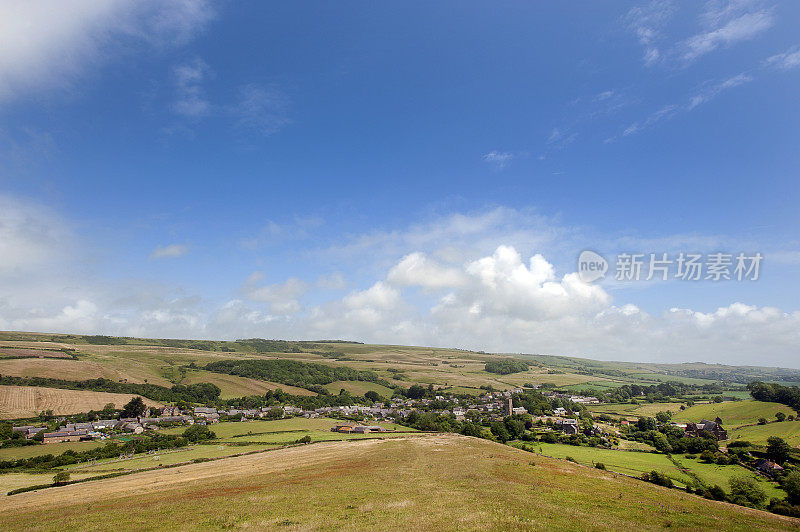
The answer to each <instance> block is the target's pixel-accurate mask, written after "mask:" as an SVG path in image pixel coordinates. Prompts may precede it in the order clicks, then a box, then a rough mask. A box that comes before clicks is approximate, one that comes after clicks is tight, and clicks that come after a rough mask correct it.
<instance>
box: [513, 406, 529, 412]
mask: <svg viewBox="0 0 800 532" xmlns="http://www.w3.org/2000/svg"><path fill="white" fill-rule="evenodd" d="M527 412H528V411H527V410H525V407H524V406H518V407H516V408H512V409H511V413H513V414H525V413H527Z"/></svg>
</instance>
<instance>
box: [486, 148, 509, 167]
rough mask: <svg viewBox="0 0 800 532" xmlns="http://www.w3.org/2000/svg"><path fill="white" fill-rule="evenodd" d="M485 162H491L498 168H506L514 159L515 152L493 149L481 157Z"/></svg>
mask: <svg viewBox="0 0 800 532" xmlns="http://www.w3.org/2000/svg"><path fill="white" fill-rule="evenodd" d="M481 159H483V161H484V162H486V163H489V164H491V165H492V166H494V167H495V168H497V169H498V170H502V169H503V168H505V167H506V166H507V165H508V163H510V162H511V161H512V160H513V159H514V154H513V153H511V152H507V151H497V150H492V151H490V152H489V153H487V154H485V155H484V156H483V157H481Z"/></svg>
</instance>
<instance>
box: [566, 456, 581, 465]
mask: <svg viewBox="0 0 800 532" xmlns="http://www.w3.org/2000/svg"><path fill="white" fill-rule="evenodd" d="M565 460H567V461H568V462H572V463H575V464H577V463H578V461H577V460H575V459H574V458H573V457H571V456H567V457H565Z"/></svg>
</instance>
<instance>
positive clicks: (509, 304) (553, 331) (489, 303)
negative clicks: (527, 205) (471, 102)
mask: <svg viewBox="0 0 800 532" xmlns="http://www.w3.org/2000/svg"><path fill="white" fill-rule="evenodd" d="M0 207H2V208H0V236H2V238H0V245H2V246H3V247H2V251H3V253H2V254H0V260H2V261H4V262H1V263H0V330H35V331H45V332H76V333H89V334H92V333H93V334H118V335H133V336H149V337H173V338H174V337H188V338H225V339H231V338H241V337H255V336H258V337H267V338H289V339H303V338H304V339H308V338H321V337H326V338H347V339H354V340H361V341H366V342H375V343H396V344H415V345H435V346H442V347H463V348H471V349H483V350H486V351H495V352H527V353H544V354H556V355H574V356H587V357H596V358H604V359H617V360H619V359H623V360H640V361H654V360H656V361H665V362H676V361H687V360H703V361H707V362H722V363H732V364H733V363H736V364H742V363H752V360H753V356H754V354H757V355H758V360H759V363H761V364H773V365H782V366H792V365H795V366H796V365H797V363H796V362H795V359H796V350H797V345H800V312H798V311H794V312H785V311H782V310H780V309H777V308H772V307H757V306H754V305H750V304H746V302H744V301H736V299H733V300H734V301H736V302H733V303H731V304H726V305H723V306H721V307H720V308H718V309H716V310H711V311H708V310H707V309H703V310H702V311H701V310H697V309H689V308H674V309H667V310H665V311H664V312H659V311H656V312H654V313H652V314H651V313H648V312H646V311H644V310H642V308H640V307H639V306H637V305H636V304H634V303H633V302H631V301H629V300H625V298H624V297H623V298H620V299H621V300H619V301H615V298H612V292H611V291H610V290H611V288H613V285H603V284H592V285H589V284H585V283H583V282H581V281H580V280H579V278H578V277H577V275H576V274H575V272H574V271H573V269H574V264H573V263H572V262H571V263H570V266H569V267H567V268H566V269H565V268H559V267H557V266H556V264H557V262H554V261H553V259H552V256H554V255H555V254H557V253H558V252H557V250H558V249H559V248H558V247H557V246H558V245H561V244H562V243H563V242H564V241H565V240H570V239H572V243H573V245H574V242H575V241H574V236H573V235H571V233H570V230H568V229H564V228H561V229H553V228H552V227H551V226H552V224H549V225H548V224H547V223H545V222H544V221H537V218H536V216H535V215H533V214H531V213H527V214H525V213H520V212H519V211H514V210H510V209H504V208H498V209H494V210H490V211H486V212H481V213H472V214H460V215H452V216H447V217H442V218H437V219H436V220H435V221H432V222H430V221H429V222H426V223H421V224H418V225H415V226H412V227H410V228H406V229H405V230H402V231H394V232H388V233H387V232H383V233H375V234H371V235H368V236H369V238H366V240H362V239H361V238H354V240H353V242H354V245H356V248H354V249H357V250H358V252H359V255H358V257H359V260H360V261H361V262H364V257H369V260H370V261H372V260H376V262H377V264H378V266H376V267H375V271H376V272H377V273H376V274H374V275H373V274H371V273H370V274H364V275H357V276H355V277H353V275H352V274H351V270H344V271H346V272H347V273H348V276H349V277H350V278H351V279H365V280H366V282H364V283H363V284H361V286H360V288H358V289H355V290H352V291H350V292H349V293H346V294H344V295H341V294H338V293H334V292H325V291H323V289H324V290H329V289H331V290H340V289H342V288H344V279H343V276H342V275H341V274H339V273H334V274H326V275H324V276H322V277H320V278H318V279H317V280H316V282H308V281H305V280H303V279H300V278H297V277H289V278H285V279H279V280H278V282H274V283H271V284H269V283H265V276H264V274H263V273H260V272H254V273H253V274H251V275H250V276H249V277H248V278H247V279H246V280H245V281H244V282H243V283H242V285H241V286H240V287H238V289H239V294H238V296H234V295H233V294H227V295H225V294H223V295H222V296H216V297H212V296H210V295H209V296H205V295H200V294H198V291H199V290H198V289H188V288H182V287H180V286H175V285H173V284H170V285H164V284H160V283H157V282H154V281H147V280H137V279H107V278H104V277H99V276H96V275H91V274H89V273H87V269H86V268H85V267H84V264H83V263H82V262H81V261H80V260H81V259H80V257H82V256H84V255H86V254H87V253H86V250H85V249H84V248H83V246H82V245H81V243H80V239H77V238H76V237H75V235H73V234H72V233H71V232H70V230H69V227H71V224H70V223H69V221H68V220H64V219H62V218H61V217H59V216H58V215H57V214H55V213H53V212H51V211H49V210H48V209H46V208H44V207H42V206H40V205H37V204H35V203H30V202H23V201H20V200H18V199H16V198H5V203H3V202H2V200H0ZM31 213H36V215H35V216H33V215H32V214H31ZM26 216H27V217H26ZM515 220H516V224H515V223H514V221H515ZM34 222H35V223H34ZM548 228H549V229H548ZM534 229H535V231H534ZM504 234H505V236H504ZM379 237H384V238H379ZM543 242H544V243H546V245H545V244H543ZM620 244H624V245H625V246H631V247H636V246H638V245H644V246H646V247H648V248H650V247H654V248H656V249H664V250H670V249H671V248H672V247H673V246H676V245H679V244H680V245H684V244H685V245H687V246H691V247H697V248H698V249H699V248H707V247H714V248H717V247H719V246H723V247H725V241H724V239H721V238H719V237H706V236H703V235H683V236H681V235H678V236H675V237H670V238H667V237H664V238H661V239H651V240H646V241H645V240H639V241H637V240H635V239H631V238H627V239H623V240H622V241H621V242H620ZM399 249H402V250H403V251H402V252H398V250H399ZM409 250H410V251H409ZM554 250H556V251H554ZM351 251H352V250H351ZM392 254H394V255H393V257H394V258H393V260H384V259H388V257H390V256H392ZM765 255H766V253H765ZM796 255H797V252H796V250H787V251H786V252H785V257H784V261H785V262H787V263H791V262H792V261H796V260H797V257H796ZM9 257H11V258H9ZM381 265H382V266H381ZM326 267H327V263H326ZM334 271H338V270H334ZM232 292H236V287H233V288H232ZM615 293H616V292H615ZM326 298H327V299H326ZM618 298H619V296H618Z"/></svg>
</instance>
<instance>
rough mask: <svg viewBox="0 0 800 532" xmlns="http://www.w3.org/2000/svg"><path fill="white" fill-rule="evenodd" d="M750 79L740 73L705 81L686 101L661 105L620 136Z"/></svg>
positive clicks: (641, 128)
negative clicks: (722, 78) (717, 79)
mask: <svg viewBox="0 0 800 532" xmlns="http://www.w3.org/2000/svg"><path fill="white" fill-rule="evenodd" d="M751 81H753V77H752V76H751V75H749V74H745V73H741V74H737V75H736V76H732V77H730V78H727V79H724V80H722V81H715V82H707V83H706V84H705V85H704V86H703V87H702V88H701V89H700V90H698V91H697V92H696V93H695V94H693V95H692V96H690V97H689V100H688V101H687V102H686V103H683V104H669V105H665V106H663V107H661V108H660V109H658V110H657V111H655V112H654V113H652V114H650V116H648V117H647V118H646V119H644V120H642V121H640V122H634V123H633V124H630V125H629V126H628V127H626V128H625V129H624V130H623V131H622V136H623V137H627V136H629V135H633V134H635V133H640V132H642V131H644V130H646V129H648V128H650V127H652V126H654V125H656V124H658V123H659V122H662V121H664V120H669V119H670V118H672V117H674V116H675V115H677V114H678V113H685V112H688V111H691V110H693V109H695V108H696V107H698V106H700V105H702V104H704V103H707V102H710V101H711V100H713V99H714V98H716V97H717V96H719V95H720V94H721V93H723V92H725V91H727V90H730V89H733V88H735V87H739V86H741V85H744V84H746V83H750V82H751ZM612 140H613V139H612Z"/></svg>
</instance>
